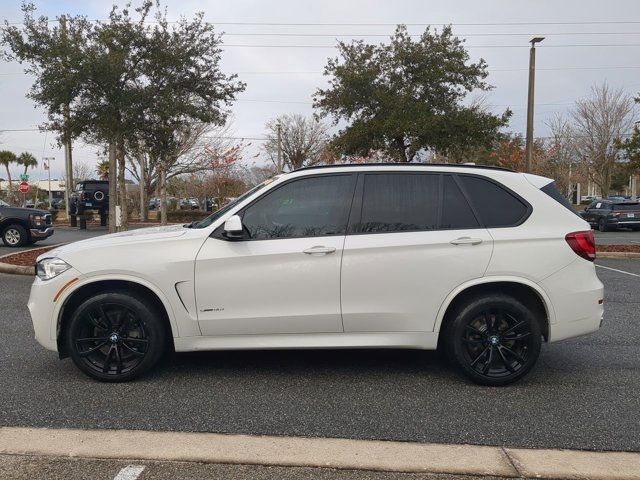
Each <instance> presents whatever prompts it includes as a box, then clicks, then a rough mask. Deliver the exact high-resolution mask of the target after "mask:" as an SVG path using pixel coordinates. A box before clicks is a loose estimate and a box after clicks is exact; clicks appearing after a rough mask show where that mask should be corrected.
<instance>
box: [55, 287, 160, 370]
mask: <svg viewBox="0 0 640 480" xmlns="http://www.w3.org/2000/svg"><path fill="white" fill-rule="evenodd" d="M167 338H168V337H167V332H166V329H165V327H164V324H163V322H162V317H161V313H160V312H158V310H157V308H156V307H155V306H154V305H153V303H152V302H150V301H149V300H148V299H146V298H145V297H143V296H136V297H134V296H132V294H129V293H127V292H123V291H114V292H107V293H100V294H98V295H95V296H93V297H90V298H88V299H87V300H85V301H84V302H83V303H82V304H81V305H80V306H79V307H78V308H76V310H75V311H74V312H73V314H72V316H71V320H70V322H69V325H68V328H67V329H66V336H65V343H66V347H67V352H68V353H69V356H70V357H71V359H72V360H73V362H74V363H75V364H76V366H77V367H78V368H79V369H80V370H82V372H84V373H85V374H86V375H88V376H90V377H91V378H94V379H96V380H100V381H103V382H126V381H128V380H133V379H134V378H137V377H140V376H141V375H143V374H144V373H146V372H147V371H149V370H150V369H151V368H153V367H154V366H155V365H156V364H157V363H158V362H159V360H160V359H161V358H162V357H163V355H164V353H165V351H166V347H167Z"/></svg>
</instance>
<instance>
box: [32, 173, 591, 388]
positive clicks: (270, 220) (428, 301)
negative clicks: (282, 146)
mask: <svg viewBox="0 0 640 480" xmlns="http://www.w3.org/2000/svg"><path fill="white" fill-rule="evenodd" d="M594 258H595V246H594V239H593V233H592V231H591V230H590V229H589V225H588V224H587V223H586V222H585V221H584V220H582V219H581V218H580V217H579V216H578V215H576V214H575V213H574V212H573V211H572V210H571V209H570V207H569V205H568V204H567V203H566V201H565V200H564V198H563V197H562V195H561V194H560V193H559V192H558V191H557V189H556V187H555V185H554V183H553V181H552V180H551V179H548V178H543V177H539V176H535V175H528V174H522V173H515V172H512V171H508V170H504V169H498V168H489V167H479V166H478V167H476V166H468V165H397V164H396V165H389V164H384V165H382V164H381V165H344V166H329V167H311V168H304V169H301V170H297V171H294V172H291V173H288V174H284V175H280V176H278V177H276V178H274V179H272V180H270V181H267V182H264V183H263V184H261V185H258V186H257V187H255V188H254V189H252V190H250V191H248V192H247V193H246V194H244V195H243V196H241V197H239V198H238V199H236V200H235V201H233V202H232V203H230V204H228V205H227V206H225V207H224V208H222V209H221V210H219V211H217V212H216V213H214V214H213V215H211V216H210V217H208V218H206V219H205V220H203V221H201V222H199V223H194V224H191V225H185V226H182V225H176V226H169V227H161V228H147V229H142V230H135V231H128V232H123V233H118V234H113V235H105V236H102V237H98V238H95V239H91V240H84V241H81V242H76V243H73V244H70V245H66V246H63V247H60V248H57V249H55V250H52V251H50V252H48V253H46V254H44V255H42V256H41V257H40V258H39V259H38V262H37V265H36V272H37V277H36V279H35V281H34V283H33V287H32V289H31V297H30V299H29V310H30V312H31V316H32V319H33V325H34V328H35V334H36V338H37V340H38V341H39V342H40V343H41V344H42V345H43V346H44V347H46V348H48V349H50V350H55V351H57V352H58V353H59V356H60V358H64V357H67V356H69V357H71V358H72V360H73V361H74V362H75V364H76V365H77V366H78V367H79V368H80V369H81V370H82V371H83V372H85V373H86V374H88V375H90V376H91V377H93V378H96V379H99V380H104V381H124V380H129V379H132V378H134V377H137V376H139V375H141V374H143V373H144V372H146V371H148V370H149V369H150V368H151V367H153V366H154V365H155V364H156V363H157V362H158V361H159V360H160V358H161V357H162V356H163V355H164V354H165V353H167V351H168V350H169V349H173V350H175V351H178V352H185V351H194V350H225V349H284V348H413V349H435V348H438V347H441V348H442V349H443V350H444V351H445V352H446V353H447V355H448V357H449V358H450V360H451V361H452V363H453V364H454V365H455V366H456V367H457V368H458V369H459V370H460V371H461V372H462V373H464V374H465V375H467V376H468V377H469V378H470V379H471V380H473V381H475V382H477V383H480V384H485V385H503V384H507V383H510V382H513V381H515V380H517V379H519V378H521V377H523V376H524V375H526V374H527V373H528V372H529V371H530V370H531V369H532V367H533V366H534V364H535V363H536V360H537V358H538V356H539V353H540V347H541V343H542V341H543V340H544V341H548V342H555V341H558V340H563V339H565V338H569V337H575V336H578V335H583V334H586V333H590V332H594V331H596V330H597V329H598V328H599V327H600V324H601V322H602V315H603V286H602V283H601V282H600V281H599V280H598V277H597V276H596V272H595V267H594V264H593V260H594Z"/></svg>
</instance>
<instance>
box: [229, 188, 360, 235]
mask: <svg viewBox="0 0 640 480" xmlns="http://www.w3.org/2000/svg"><path fill="white" fill-rule="evenodd" d="M354 179H355V177H354V176H352V175H334V176H323V177H312V178H303V179H300V180H295V181H293V182H290V183H287V184H285V185H283V186H282V187H279V188H277V189H276V190H274V191H273V192H271V193H267V194H266V196H264V197H262V198H260V199H259V200H258V201H257V202H256V203H254V204H253V205H251V206H250V207H248V208H247V209H246V210H245V212H244V215H243V218H242V223H243V224H244V226H245V227H246V229H247V230H248V232H249V237H250V238H251V239H254V240H267V239H272V238H295V237H319V236H322V235H339V234H344V233H345V231H346V228H347V217H348V215H349V208H350V206H351V200H352V199H353V187H354V182H355V181H354Z"/></svg>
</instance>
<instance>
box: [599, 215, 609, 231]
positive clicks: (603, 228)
mask: <svg viewBox="0 0 640 480" xmlns="http://www.w3.org/2000/svg"><path fill="white" fill-rule="evenodd" d="M598 230H600V231H601V232H608V231H609V230H610V228H609V227H608V226H607V221H606V220H605V219H604V218H601V219H600V221H599V222H598Z"/></svg>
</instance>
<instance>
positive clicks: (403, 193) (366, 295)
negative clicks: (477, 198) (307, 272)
mask: <svg viewBox="0 0 640 480" xmlns="http://www.w3.org/2000/svg"><path fill="white" fill-rule="evenodd" d="M492 245H493V242H492V239H491V236H490V235H489V233H488V232H487V230H486V229H484V228H482V227H481V226H480V223H479V221H478V219H477V218H476V216H475V214H474V212H473V210H472V209H471V207H470V206H469V204H468V203H467V201H466V199H465V197H464V195H463V194H462V191H461V189H460V186H459V185H458V182H457V180H456V179H455V177H454V176H453V175H449V174H442V175H441V174H437V173H418V172H415V173H414V172H389V173H386V172H385V173H366V174H360V175H359V180H358V187H357V189H356V200H355V201H354V206H353V208H352V215H351V219H350V226H349V232H348V234H347V237H346V239H345V246H344V253H343V259H342V285H341V294H342V318H343V323H344V329H345V332H397V331H404V332H410V331H423V332H424V331H433V328H434V322H435V318H436V315H437V312H438V309H439V308H440V305H441V304H442V302H443V300H444V299H445V297H446V296H447V295H448V294H449V293H450V292H451V291H452V290H453V289H454V288H456V287H457V286H458V285H460V284H461V283H464V282H465V281H467V280H470V279H473V278H477V277H481V276H482V275H483V274H484V272H485V270H486V268H487V265H488V263H489V259H490V257H491V251H492Z"/></svg>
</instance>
